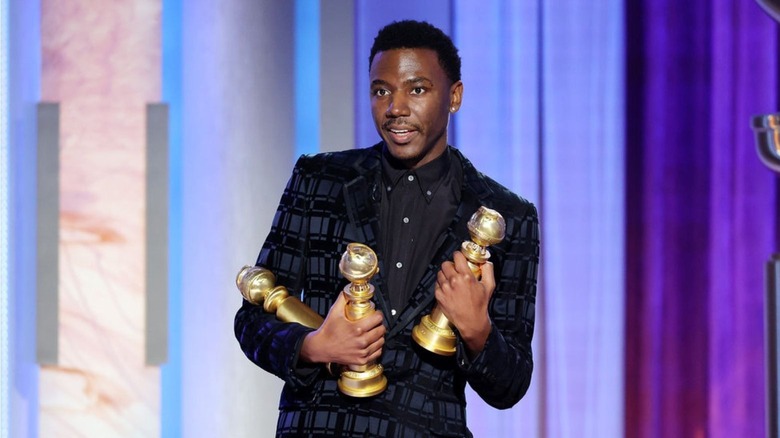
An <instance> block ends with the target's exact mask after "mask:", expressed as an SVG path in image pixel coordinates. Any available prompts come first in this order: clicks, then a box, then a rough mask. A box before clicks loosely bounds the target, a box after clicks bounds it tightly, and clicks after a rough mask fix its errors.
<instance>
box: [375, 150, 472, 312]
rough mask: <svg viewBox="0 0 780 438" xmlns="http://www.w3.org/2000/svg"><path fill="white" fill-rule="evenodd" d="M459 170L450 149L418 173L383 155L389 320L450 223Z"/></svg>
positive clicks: (460, 179) (382, 213) (382, 223)
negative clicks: (390, 308)
mask: <svg viewBox="0 0 780 438" xmlns="http://www.w3.org/2000/svg"><path fill="white" fill-rule="evenodd" d="M462 182H463V169H462V165H461V163H460V161H459V160H458V158H457V157H456V156H455V155H454V154H451V153H450V150H449V148H448V149H447V150H445V151H444V153H443V154H441V155H440V156H439V157H437V158H436V159H435V160H433V161H431V162H430V163H427V164H425V165H424V166H422V167H420V168H418V169H413V170H410V169H406V168H404V167H403V166H402V165H401V164H399V163H397V162H396V161H395V160H394V159H393V158H392V157H391V156H389V154H388V153H387V151H386V150H385V151H383V154H382V192H383V196H382V201H381V206H380V219H379V220H380V222H379V223H380V227H381V232H380V234H381V241H380V245H381V248H382V249H381V251H382V256H383V258H384V266H385V268H384V271H385V272H384V277H385V279H386V283H387V288H388V293H389V296H390V303H391V305H392V311H391V313H392V315H387V316H388V317H391V318H395V317H396V315H397V314H399V313H400V312H401V310H402V309H403V308H404V307H405V306H406V304H407V302H408V301H409V297H411V295H412V292H413V291H414V289H415V288H416V287H417V283H419V281H420V278H422V275H423V273H425V270H426V269H427V268H428V265H429V264H430V262H431V259H432V258H433V256H434V255H435V254H436V251H437V250H438V248H436V247H435V243H436V241H437V240H438V238H439V236H440V235H441V234H442V233H444V232H445V231H446V230H447V228H448V227H449V225H450V223H451V222H452V219H453V217H454V216H455V211H456V210H457V207H458V203H459V202H460V191H461V185H462Z"/></svg>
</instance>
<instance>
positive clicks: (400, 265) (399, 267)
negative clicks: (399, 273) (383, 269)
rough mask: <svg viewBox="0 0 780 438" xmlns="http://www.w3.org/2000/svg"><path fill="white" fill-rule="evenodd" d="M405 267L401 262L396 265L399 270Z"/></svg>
mask: <svg viewBox="0 0 780 438" xmlns="http://www.w3.org/2000/svg"><path fill="white" fill-rule="evenodd" d="M403 266H404V264H403V263H401V262H398V263H396V264H395V267H396V268H398V269H401V268H402V267H403Z"/></svg>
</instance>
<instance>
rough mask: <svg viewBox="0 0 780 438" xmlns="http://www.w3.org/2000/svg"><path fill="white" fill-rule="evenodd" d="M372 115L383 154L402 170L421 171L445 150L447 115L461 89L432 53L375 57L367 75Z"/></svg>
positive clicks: (420, 51) (402, 52)
mask: <svg viewBox="0 0 780 438" xmlns="http://www.w3.org/2000/svg"><path fill="white" fill-rule="evenodd" d="M369 79H370V81H371V113H372V115H373V116H374V124H375V125H376V129H377V132H379V135H380V136H381V137H382V139H383V140H384V141H385V144H386V145H387V150H388V151H389V152H390V155H392V156H393V157H394V158H396V159H397V160H399V161H401V162H403V163H404V164H405V165H406V167H408V168H410V169H412V168H417V167H420V166H422V165H424V164H426V163H428V162H430V161H431V160H433V159H434V158H436V157H438V156H439V155H441V153H442V152H444V150H445V149H446V148H447V124H448V123H449V118H450V112H455V111H457V110H458V108H459V107H460V102H461V97H462V95H463V84H462V83H461V82H460V81H458V82H456V83H454V84H452V83H451V82H450V80H449V78H448V77H447V74H446V73H445V72H444V69H442V68H441V66H440V65H439V58H438V55H437V54H436V52H435V51H433V50H430V49H394V50H387V51H384V52H379V53H377V54H376V56H375V57H374V61H373V63H372V64H371V70H370V71H369Z"/></svg>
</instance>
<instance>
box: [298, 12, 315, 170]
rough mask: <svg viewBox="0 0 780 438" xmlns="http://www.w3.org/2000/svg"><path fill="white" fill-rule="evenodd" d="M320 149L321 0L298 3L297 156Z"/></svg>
mask: <svg viewBox="0 0 780 438" xmlns="http://www.w3.org/2000/svg"><path fill="white" fill-rule="evenodd" d="M319 149H320V0H295V157H298V156H299V155H301V154H312V153H316V152H318V151H319Z"/></svg>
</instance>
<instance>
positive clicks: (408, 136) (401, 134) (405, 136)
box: [385, 125, 418, 144]
mask: <svg viewBox="0 0 780 438" xmlns="http://www.w3.org/2000/svg"><path fill="white" fill-rule="evenodd" d="M385 132H386V133H387V136H388V137H389V139H390V140H391V141H392V142H393V143H395V144H406V143H409V142H410V141H412V139H413V138H414V137H415V136H416V135H417V132H418V131H417V129H415V128H414V127H412V126H406V125H404V126H393V125H388V126H385Z"/></svg>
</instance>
